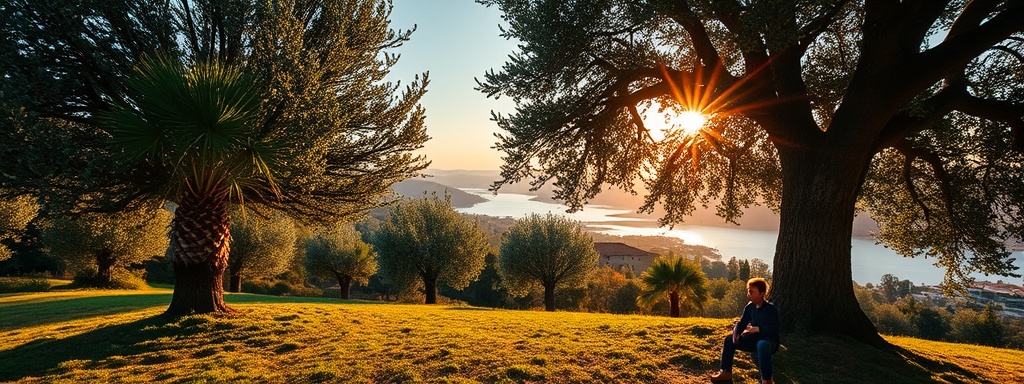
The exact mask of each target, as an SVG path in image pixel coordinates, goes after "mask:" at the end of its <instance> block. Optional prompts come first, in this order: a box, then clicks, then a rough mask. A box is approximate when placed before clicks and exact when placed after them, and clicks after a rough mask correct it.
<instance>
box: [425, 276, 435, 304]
mask: <svg viewBox="0 0 1024 384" xmlns="http://www.w3.org/2000/svg"><path fill="white" fill-rule="evenodd" d="M423 294H425V295H426V296H427V300H426V303H427V304H437V278H433V279H431V278H424V279H423Z"/></svg>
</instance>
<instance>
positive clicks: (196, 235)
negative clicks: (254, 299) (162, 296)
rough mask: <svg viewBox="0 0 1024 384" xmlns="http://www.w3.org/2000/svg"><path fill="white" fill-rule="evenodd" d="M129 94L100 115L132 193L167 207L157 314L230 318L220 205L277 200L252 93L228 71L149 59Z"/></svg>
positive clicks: (224, 218)
mask: <svg viewBox="0 0 1024 384" xmlns="http://www.w3.org/2000/svg"><path fill="white" fill-rule="evenodd" d="M128 89H129V93H130V94H131V95H132V97H131V101H130V102H129V103H128V104H126V105H120V106H116V107H114V108H113V109H112V110H111V111H110V112H108V113H104V114H102V115H101V116H100V118H101V120H102V121H103V122H104V123H105V124H106V125H107V126H108V127H109V128H110V134H111V137H112V138H111V143H112V145H113V148H114V149H115V151H119V154H120V155H121V156H122V158H123V159H124V160H125V163H126V165H129V166H130V167H132V169H135V170H142V171H136V172H138V173H139V175H138V177H139V178H140V179H141V180H143V182H142V184H143V188H142V189H141V190H140V193H141V194H144V195H149V196H151V197H155V198H161V199H165V200H167V201H170V202H172V203H174V204H175V205H176V208H175V211H174V220H173V221H172V223H171V229H170V234H169V236H170V240H171V241H170V248H171V251H172V253H173V255H174V256H173V257H174V280H175V284H174V295H173V297H172V299H171V305H170V306H169V307H168V308H167V312H166V313H167V314H169V315H182V314H189V313H206V312H229V311H231V309H230V308H228V307H227V305H225V304H224V298H223V293H224V288H223V282H222V276H223V273H224V270H225V269H226V268H227V266H228V252H229V250H230V243H231V234H230V231H229V225H230V220H229V216H228V204H229V203H231V202H234V203H238V204H242V203H244V202H245V200H246V198H247V197H253V198H259V199H265V198H273V197H274V196H276V195H278V188H277V184H276V183H275V181H274V176H273V175H274V172H275V170H276V169H275V168H276V166H277V164H278V162H277V161H276V158H277V155H276V153H277V151H276V150H275V147H274V145H273V144H274V143H272V142H269V140H262V141H261V140H259V139H257V138H259V137H261V135H259V134H258V127H257V126H256V124H254V122H255V121H256V120H257V117H258V112H259V97H258V95H259V92H258V88H256V86H255V82H254V81H253V80H251V78H249V77H247V76H245V75H244V74H243V73H242V72H241V71H240V70H239V69H237V68H235V67H229V66H225V65H222V64H218V63H214V62H209V63H197V64H195V65H192V66H186V65H184V64H183V63H181V62H179V61H176V60H173V59H168V58H157V59H148V60H143V61H142V62H141V64H139V66H138V67H137V68H136V73H135V76H134V77H132V78H131V79H130V80H129V81H128ZM263 137H265V135H264V136H263ZM140 165H141V166H140Z"/></svg>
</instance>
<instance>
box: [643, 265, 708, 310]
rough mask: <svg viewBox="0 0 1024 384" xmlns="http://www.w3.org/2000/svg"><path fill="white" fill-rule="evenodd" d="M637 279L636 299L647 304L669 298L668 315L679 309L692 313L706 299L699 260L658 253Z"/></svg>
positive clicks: (699, 307)
mask: <svg viewBox="0 0 1024 384" xmlns="http://www.w3.org/2000/svg"><path fill="white" fill-rule="evenodd" d="M640 280H641V281H642V282H643V291H642V292H641V293H640V296H639V297H637V303H638V304H640V305H641V306H645V307H650V306H652V305H654V304H656V303H658V302H662V301H665V300H670V305H671V306H672V308H671V313H672V316H678V315H679V314H680V312H681V311H680V309H683V310H685V312H686V313H696V312H698V311H700V310H701V309H703V308H704V304H705V303H706V302H707V300H708V293H707V284H708V280H707V277H706V276H704V271H703V270H701V268H700V264H698V263H696V262H694V261H690V260H687V259H685V258H682V257H664V256H662V257H658V258H657V259H655V260H654V262H653V263H652V264H651V267H650V268H648V269H647V270H646V271H644V273H643V274H642V275H640Z"/></svg>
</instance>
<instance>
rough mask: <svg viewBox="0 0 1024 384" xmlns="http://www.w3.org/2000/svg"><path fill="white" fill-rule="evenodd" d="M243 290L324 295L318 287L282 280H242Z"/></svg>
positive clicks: (258, 293)
mask: <svg viewBox="0 0 1024 384" xmlns="http://www.w3.org/2000/svg"><path fill="white" fill-rule="evenodd" d="M242 292H245V293H255V294H257V295H272V296H305V297H318V296H323V291H322V290H320V289H318V288H311V287H305V286H302V285H298V284H291V283H289V282H287V281H280V280H249V281H243V282H242Z"/></svg>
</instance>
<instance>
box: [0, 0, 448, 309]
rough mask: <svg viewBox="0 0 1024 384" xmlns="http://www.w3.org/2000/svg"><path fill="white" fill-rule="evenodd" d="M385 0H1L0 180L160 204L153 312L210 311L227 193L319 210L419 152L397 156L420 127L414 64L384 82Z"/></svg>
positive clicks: (374, 191)
mask: <svg viewBox="0 0 1024 384" xmlns="http://www.w3.org/2000/svg"><path fill="white" fill-rule="evenodd" d="M390 12H391V4H390V1H387V0H345V1H320V0H295V1H284V2H262V1H243V0H196V1H188V0H172V1H155V2H150V1H134V0H124V1H104V2H87V1H80V0H62V1H47V2H37V1H28V0H14V1H11V2H6V3H5V4H4V5H0V25H2V26H3V28H2V30H3V31H4V32H3V35H2V39H0V40H2V42H3V44H2V45H3V47H2V48H0V60H2V61H0V63H2V65H3V67H2V71H3V73H2V76H3V78H4V79H5V84H4V85H3V88H2V89H3V91H4V95H5V96H4V98H5V99H7V98H8V95H11V96H10V99H9V100H4V104H3V106H4V114H3V118H4V119H3V121H2V127H0V128H3V132H2V134H3V137H4V138H9V139H10V141H5V142H13V143H17V144H18V145H17V146H11V147H9V148H4V150H3V152H2V153H0V154H2V155H3V157H4V158H3V159H4V161H3V162H2V164H3V167H4V172H0V184H2V185H3V186H4V187H10V188H13V189H17V190H30V191H34V192H38V193H40V194H41V195H43V196H48V195H59V196H57V197H55V198H54V200H63V201H77V203H78V205H75V206H76V207H77V206H82V205H81V203H82V202H85V203H88V204H85V205H84V207H85V208H86V209H100V210H108V211H116V210H120V209H123V208H125V207H130V206H132V205H134V204H137V203H138V201H140V200H146V199H166V200H169V201H171V202H173V203H175V204H176V206H177V208H176V211H175V219H174V225H173V227H172V230H171V238H172V248H173V249H174V264H175V280H176V284H175V293H174V296H173V299H172V302H171V305H170V307H169V308H168V310H167V313H168V314H187V313H192V312H210V311H227V310H229V308H228V307H227V306H226V305H224V302H223V295H222V284H221V279H222V278H221V276H222V274H223V271H224V269H225V268H226V267H227V257H228V253H229V244H230V236H229V226H230V220H229V216H228V214H227V209H226V207H227V206H228V204H245V205H246V206H249V207H250V208H252V209H256V210H259V209H264V208H269V209H276V210H279V211H282V212H285V213H287V214H288V215H289V216H292V217H295V218H298V219H300V220H304V221H320V222H333V221H336V220H340V219H344V218H348V217H352V216H355V215H360V214H362V213H363V212H365V211H366V210H367V209H368V208H370V207H373V206H376V205H378V204H381V203H382V202H384V201H383V199H386V198H387V197H386V196H388V194H389V192H390V191H389V187H390V185H391V184H393V183H395V182H397V181H399V180H402V179H404V178H406V177H409V176H411V175H413V174H416V173H417V172H418V171H420V170H422V169H423V168H424V167H426V165H427V162H426V161H425V160H424V159H423V158H422V157H421V156H416V155H414V154H412V151H413V150H415V149H417V148H420V147H421V146H422V143H423V142H425V141H426V140H427V138H428V137H427V136H426V131H425V129H424V126H423V118H424V112H423V109H422V108H421V107H420V106H419V105H418V102H419V99H420V97H421V96H422V95H423V93H424V92H425V86H426V83H427V81H426V78H425V77H423V78H417V79H415V80H414V81H412V82H411V83H410V84H409V85H408V86H407V87H406V88H405V89H404V90H402V91H401V92H399V90H398V85H397V84H394V83H390V82H386V81H384V78H385V76H386V75H387V74H388V72H389V70H390V68H391V67H392V66H393V65H394V64H395V63H396V62H397V59H398V57H397V55H394V54H391V53H390V52H389V51H390V50H391V49H393V48H396V47H398V46H400V45H401V44H402V43H403V42H405V41H407V40H408V38H409V36H410V32H411V31H405V32H402V31H398V32H396V31H394V30H392V29H390V28H389V27H388V18H389V15H390ZM147 56H148V57H150V59H145V58H146V57H147ZM153 57H156V58H159V59H154V58H153ZM126 79H127V80H126ZM102 116H105V117H106V118H105V119H104V118H100V117H102ZM111 137H113V140H111V139H110V138H111ZM47 153H50V154H51V157H50V158H48V157H47V156H46V154H47ZM52 158H56V159H58V160H52ZM54 191H59V192H60V193H54ZM83 196H87V197H88V200H83V199H81V197H83Z"/></svg>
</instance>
